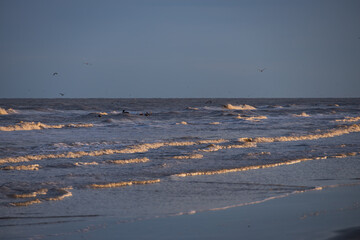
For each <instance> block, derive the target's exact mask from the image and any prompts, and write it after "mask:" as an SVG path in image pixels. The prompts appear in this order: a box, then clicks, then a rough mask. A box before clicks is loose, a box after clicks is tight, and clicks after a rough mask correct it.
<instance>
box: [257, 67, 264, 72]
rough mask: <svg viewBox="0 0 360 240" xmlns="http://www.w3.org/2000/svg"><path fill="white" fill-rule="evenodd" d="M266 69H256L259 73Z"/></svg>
mask: <svg viewBox="0 0 360 240" xmlns="http://www.w3.org/2000/svg"><path fill="white" fill-rule="evenodd" d="M265 69H266V68H263V69H260V68H258V70H259V72H263V71H264V70H265Z"/></svg>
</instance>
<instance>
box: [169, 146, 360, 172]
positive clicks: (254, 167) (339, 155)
mask: <svg viewBox="0 0 360 240" xmlns="http://www.w3.org/2000/svg"><path fill="white" fill-rule="evenodd" d="M359 153H360V152H351V153H346V154H336V155H332V156H320V157H313V158H301V159H295V160H288V161H285V162H280V163H269V164H263V165H254V166H246V167H239V168H229V169H219V170H209V171H197V172H189V173H178V174H174V175H172V176H174V177H190V176H201V175H215V174H224V173H233V172H243V171H249V170H256V169H264V168H273V167H279V166H284V165H292V164H296V163H301V162H305V161H312V160H321V159H327V158H345V157H350V156H356V155H358V154H359Z"/></svg>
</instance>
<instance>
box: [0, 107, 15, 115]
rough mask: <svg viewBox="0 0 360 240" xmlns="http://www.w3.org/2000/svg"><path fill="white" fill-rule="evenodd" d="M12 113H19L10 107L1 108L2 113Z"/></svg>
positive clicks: (0, 112) (0, 113)
mask: <svg viewBox="0 0 360 240" xmlns="http://www.w3.org/2000/svg"><path fill="white" fill-rule="evenodd" d="M12 113H17V111H15V110H14V109H12V108H9V109H7V110H6V109H4V108H0V115H8V114H12Z"/></svg>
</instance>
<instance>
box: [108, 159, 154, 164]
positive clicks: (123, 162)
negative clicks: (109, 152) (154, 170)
mask: <svg viewBox="0 0 360 240" xmlns="http://www.w3.org/2000/svg"><path fill="white" fill-rule="evenodd" d="M149 161H150V160H149V159H148V158H147V157H144V158H134V159H127V160H108V161H106V162H107V163H113V164H129V163H145V162H149Z"/></svg>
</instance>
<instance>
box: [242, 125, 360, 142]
mask: <svg viewBox="0 0 360 240" xmlns="http://www.w3.org/2000/svg"><path fill="white" fill-rule="evenodd" d="M353 132H360V124H353V125H351V126H342V127H340V128H337V129H330V130H328V131H327V132H325V133H320V134H310V135H303V136H288V137H286V136H282V137H258V138H239V139H238V140H239V141H240V142H257V143H270V142H290V141H302V140H316V139H320V138H331V137H336V136H341V135H344V134H349V133H353Z"/></svg>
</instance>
